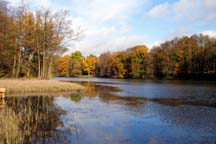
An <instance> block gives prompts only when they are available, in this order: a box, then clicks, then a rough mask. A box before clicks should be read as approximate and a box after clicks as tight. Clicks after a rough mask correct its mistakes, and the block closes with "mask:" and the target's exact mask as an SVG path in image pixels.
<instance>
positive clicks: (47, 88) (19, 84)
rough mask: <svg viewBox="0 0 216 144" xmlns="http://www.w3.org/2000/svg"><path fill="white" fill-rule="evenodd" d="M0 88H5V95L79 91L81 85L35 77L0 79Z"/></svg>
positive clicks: (53, 93) (81, 88)
mask: <svg viewBox="0 0 216 144" xmlns="http://www.w3.org/2000/svg"><path fill="white" fill-rule="evenodd" d="M0 88H6V95H9V96H10V95H20V94H28V95H34V94H41V95H42V94H45V95H55V94H61V93H70V92H71V93H74V92H80V91H81V90H83V89H84V87H83V86H81V85H79V84H75V83H71V82H62V81H57V80H37V79H0Z"/></svg>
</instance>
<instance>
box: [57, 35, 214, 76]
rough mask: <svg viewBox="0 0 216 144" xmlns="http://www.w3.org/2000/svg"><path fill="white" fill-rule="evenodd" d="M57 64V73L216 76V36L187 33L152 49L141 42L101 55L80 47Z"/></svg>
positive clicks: (72, 74)
mask: <svg viewBox="0 0 216 144" xmlns="http://www.w3.org/2000/svg"><path fill="white" fill-rule="evenodd" d="M56 67H57V68H56V70H57V71H56V72H55V73H56V75H57V76H73V77H79V76H82V75H89V76H96V77H106V78H134V79H194V80H216V39H215V38H210V37H209V36H207V35H202V34H200V35H193V36H191V37H187V36H185V37H182V38H175V39H173V40H171V41H166V42H164V43H162V44H160V46H156V47H153V48H151V49H148V48H147V47H146V46H145V45H138V46H134V47H132V48H128V49H127V50H125V51H117V52H113V53H111V52H106V53H103V54H101V55H100V56H99V57H96V56H94V55H89V56H87V57H84V56H82V54H81V52H79V51H76V52H74V53H72V54H71V55H70V56H69V55H66V56H64V57H60V58H59V60H58V63H57V66H56Z"/></svg>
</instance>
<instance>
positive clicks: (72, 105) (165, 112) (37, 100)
mask: <svg viewBox="0 0 216 144" xmlns="http://www.w3.org/2000/svg"><path fill="white" fill-rule="evenodd" d="M56 79H60V80H64V81H73V82H77V83H80V84H82V85H84V86H85V92H82V93H79V94H62V95H59V96H58V97H56V96H55V97H54V96H53V97H52V96H49V97H47V96H31V97H28V96H22V97H13V96H11V97H7V98H6V99H5V100H1V101H0V143H6V144H7V143H8V144H11V143H12V144H13V143H14V144H16V143H17V144H19V143H27V144H28V143H36V144H110V143H112V144H115V143H116V144H118V143H120V144H121V143H122V144H145V143H147V144H167V143H170V144H175V143H176V144H182V143H186V144H187V143H189V144H203V143H210V144H215V143H216V84H215V82H189V81H142V80H117V79H98V78H91V79H87V78H85V79H77V78H56Z"/></svg>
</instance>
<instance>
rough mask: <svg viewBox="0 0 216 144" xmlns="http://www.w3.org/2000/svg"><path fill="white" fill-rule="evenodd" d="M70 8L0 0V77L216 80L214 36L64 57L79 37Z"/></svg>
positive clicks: (189, 37) (175, 39)
mask: <svg viewBox="0 0 216 144" xmlns="http://www.w3.org/2000/svg"><path fill="white" fill-rule="evenodd" d="M67 16H68V13H67V12H66V11H58V12H52V11H50V10H36V11H31V10H29V9H28V6H26V5H25V4H22V5H20V6H17V7H13V8H12V7H9V5H8V3H7V2H6V1H4V0H0V77H15V78H19V77H38V78H51V77H53V76H68V77H69V76H70V77H83V76H86V77H106V78H127V79H128V78H134V79H194V80H216V38H214V37H209V36H207V35H202V34H199V35H193V36H184V37H181V38H174V39H173V40H169V41H166V42H164V43H162V44H160V45H159V46H155V47H153V48H151V49H149V48H148V47H147V46H145V45H137V46H133V47H131V48H128V49H126V50H124V51H117V52H105V53H103V54H101V55H100V56H98V57H97V56H95V55H89V56H86V57H85V56H83V55H82V53H81V52H80V51H75V52H73V53H72V54H71V55H65V56H62V55H63V54H64V52H66V51H67V42H68V41H72V40H77V39H79V35H80V34H81V31H75V30H74V29H72V28H71V25H72V23H71V21H70V20H68V19H67Z"/></svg>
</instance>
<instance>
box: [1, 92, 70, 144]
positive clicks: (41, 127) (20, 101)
mask: <svg viewBox="0 0 216 144" xmlns="http://www.w3.org/2000/svg"><path fill="white" fill-rule="evenodd" d="M53 99H54V98H51V97H45V96H37V97H36V96H35V97H8V98H7V99H5V100H3V99H2V100H1V102H0V104H1V109H0V129H1V131H0V137H1V140H0V143H5V144H12V143H13V144H19V143H58V142H61V143H68V142H67V139H65V138H64V137H63V136H64V134H65V133H64V132H62V131H61V130H60V128H61V127H63V122H62V121H61V119H60V116H61V115H62V114H63V113H64V111H62V110H61V109H59V108H58V107H56V106H55V105H54V104H53Z"/></svg>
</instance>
